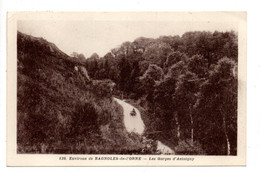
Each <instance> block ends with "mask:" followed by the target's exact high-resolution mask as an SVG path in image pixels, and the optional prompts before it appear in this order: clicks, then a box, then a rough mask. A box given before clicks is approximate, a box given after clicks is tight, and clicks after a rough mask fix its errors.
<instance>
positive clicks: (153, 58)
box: [85, 31, 238, 155]
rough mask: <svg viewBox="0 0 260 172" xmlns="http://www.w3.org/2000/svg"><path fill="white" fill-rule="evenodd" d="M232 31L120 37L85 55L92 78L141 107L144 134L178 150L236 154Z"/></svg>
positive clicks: (235, 47)
mask: <svg viewBox="0 0 260 172" xmlns="http://www.w3.org/2000/svg"><path fill="white" fill-rule="evenodd" d="M237 62H238V38H237V34H236V33H235V32H217V31H216V32H214V33H211V32H187V33H185V34H183V35H182V36H181V37H180V36H161V37H159V38H157V39H152V38H144V37H141V38H137V39H136V40H135V41H133V42H124V43H123V44H122V45H121V46H119V47H117V48H114V49H112V50H111V52H108V53H107V54H106V55H105V56H104V57H99V56H98V55H97V54H96V53H95V54H93V55H92V56H91V57H89V58H88V59H87V60H86V63H85V66H86V69H87V71H88V73H89V75H90V77H91V78H94V79H98V80H104V79H110V80H112V81H113V82H114V83H116V86H115V89H114V91H113V93H112V94H113V95H115V96H117V97H121V98H124V99H128V100H129V101H131V102H133V103H135V104H136V106H139V107H140V109H142V112H143V113H142V118H143V120H144V122H145V123H146V124H145V125H146V134H147V137H148V138H151V139H158V140H161V141H162V142H164V143H165V144H167V145H169V146H170V147H171V148H172V149H174V150H175V152H176V153H177V154H209V155H236V154H237V89H238V88H237V87H238V80H237Z"/></svg>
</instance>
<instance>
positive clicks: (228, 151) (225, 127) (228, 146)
mask: <svg viewBox="0 0 260 172" xmlns="http://www.w3.org/2000/svg"><path fill="white" fill-rule="evenodd" d="M220 112H221V113H222V120H223V130H224V134H225V138H226V144H227V145H226V146H227V148H226V149H227V150H226V151H227V152H226V154H227V155H230V142H229V138H228V133H227V126H226V116H225V114H224V113H223V111H222V110H220Z"/></svg>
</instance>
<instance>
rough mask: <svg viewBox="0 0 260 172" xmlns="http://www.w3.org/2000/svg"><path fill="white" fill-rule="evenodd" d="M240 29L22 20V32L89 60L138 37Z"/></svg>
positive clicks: (218, 25) (187, 24)
mask: <svg viewBox="0 0 260 172" xmlns="http://www.w3.org/2000/svg"><path fill="white" fill-rule="evenodd" d="M236 26H237V25H236V23H225V22H223V23H212V22H168V21H167V22H165V21H162V22H158V21H147V22H143V21H64V20H63V21H58V20H57V21H48V20H22V21H19V22H18V31H20V32H22V33H25V34H28V35H32V36H35V37H43V38H44V39H46V40H47V41H49V42H52V43H54V44H56V45H57V47H58V48H59V49H61V50H62V51H64V52H65V53H67V54H68V55H70V54H71V53H72V52H77V53H82V54H84V55H85V56H86V57H89V56H91V55H92V54H93V53H95V52H96V53H97V54H98V55H99V56H104V55H105V54H106V53H108V52H109V51H110V50H111V49H113V48H116V47H118V46H120V45H121V44H122V43H123V42H125V41H130V42H132V41H134V40H135V39H136V38H138V37H148V38H158V37H159V36H169V35H171V36H174V35H179V36H181V35H182V34H183V33H185V32H188V31H211V32H214V31H216V30H217V31H231V30H233V31H237V27H236Z"/></svg>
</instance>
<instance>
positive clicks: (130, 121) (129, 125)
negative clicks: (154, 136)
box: [114, 97, 175, 155]
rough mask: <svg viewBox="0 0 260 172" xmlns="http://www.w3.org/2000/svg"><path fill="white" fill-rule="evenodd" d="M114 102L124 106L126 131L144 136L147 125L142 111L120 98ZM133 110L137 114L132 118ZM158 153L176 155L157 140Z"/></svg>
mask: <svg viewBox="0 0 260 172" xmlns="http://www.w3.org/2000/svg"><path fill="white" fill-rule="evenodd" d="M114 100H115V101H116V102H117V103H118V104H119V105H121V106H122V108H123V113H124V124H125V128H126V131H127V132H129V133H131V132H134V133H137V134H139V135H142V134H143V133H144V129H145V125H144V122H143V120H142V118H141V115H140V111H139V110H138V109H137V108H135V107H134V106H132V105H131V104H129V103H126V102H124V101H123V100H120V99H118V98H115V97H114ZM133 109H134V110H135V112H136V115H135V116H132V115H131V114H130V113H131V112H132V111H133ZM157 151H158V152H160V153H161V154H171V155H173V154H175V152H174V151H173V150H172V149H171V148H169V147H168V146H166V145H165V144H163V143H162V142H160V141H158V140H157Z"/></svg>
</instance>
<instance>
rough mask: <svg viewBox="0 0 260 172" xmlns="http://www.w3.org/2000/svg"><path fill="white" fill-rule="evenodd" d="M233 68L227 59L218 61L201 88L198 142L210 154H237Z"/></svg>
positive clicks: (234, 75)
mask: <svg viewBox="0 0 260 172" xmlns="http://www.w3.org/2000/svg"><path fill="white" fill-rule="evenodd" d="M236 67H237V64H236V62H235V61H233V60H231V59H229V58H227V57H224V58H222V59H220V60H219V61H218V63H217V65H216V66H215V67H214V68H213V70H212V71H210V75H209V78H208V80H206V81H205V82H204V83H203V84H202V86H201V98H200V103H199V106H198V113H200V115H199V118H200V119H199V120H200V121H201V122H202V124H201V126H200V127H198V128H200V131H201V135H200V140H201V141H202V142H203V144H204V147H205V149H207V152H208V153H209V154H226V155H231V154H232V155H235V154H236V147H237V77H236V72H234V70H235V69H236ZM209 135H211V137H208V136H209ZM216 143H217V144H216Z"/></svg>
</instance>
